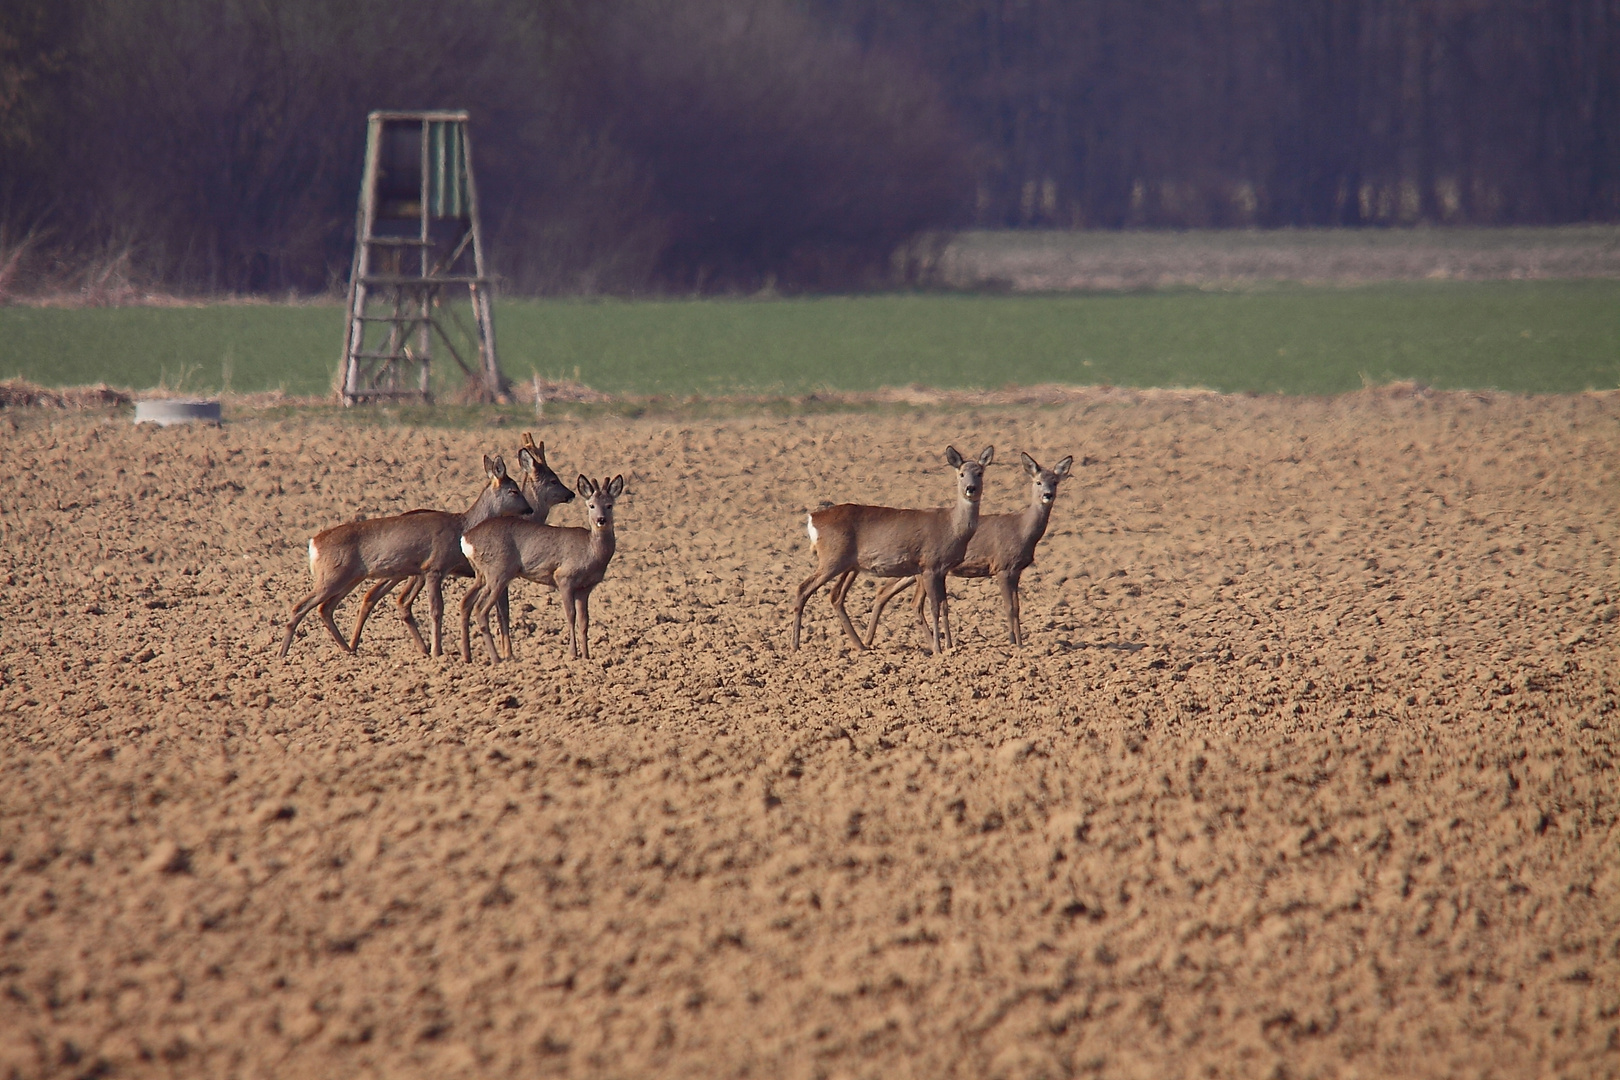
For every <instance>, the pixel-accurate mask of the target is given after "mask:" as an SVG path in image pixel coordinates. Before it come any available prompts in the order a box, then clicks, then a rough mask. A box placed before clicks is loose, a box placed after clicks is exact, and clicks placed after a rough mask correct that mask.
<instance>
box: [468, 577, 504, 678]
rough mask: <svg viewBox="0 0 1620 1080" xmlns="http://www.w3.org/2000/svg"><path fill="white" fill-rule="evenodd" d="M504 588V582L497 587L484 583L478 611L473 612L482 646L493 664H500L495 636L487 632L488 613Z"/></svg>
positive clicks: (492, 583)
mask: <svg viewBox="0 0 1620 1080" xmlns="http://www.w3.org/2000/svg"><path fill="white" fill-rule="evenodd" d="M504 587H505V583H504V582H503V583H501V584H500V585H499V586H498V585H497V584H496V582H494V581H486V582H485V583H484V590H483V593H482V594H481V595H480V596H479V597H478V610H477V612H475V614H476V615H477V617H478V628H479V629H480V630H482V631H483V633H484V644H485V645H486V646H487V647H488V648H489V659H490V662H491V663H494V664H499V663H500V662H501V654H500V653H499V652H498V651H496V649H495V635H494V634H492V633H490V632H489V613H490V610H491V609H492V608H494V606H495V600H496V598H497V597H499V596H500V590H501V588H504Z"/></svg>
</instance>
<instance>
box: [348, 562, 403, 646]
mask: <svg viewBox="0 0 1620 1080" xmlns="http://www.w3.org/2000/svg"><path fill="white" fill-rule="evenodd" d="M400 581H401V579H400V578H384V579H383V580H381V581H379V582H377V584H375V585H373V586H372V587H371V588H369V589H367V590H366V595H365V596H363V597H361V598H360V613H359V614H358V615H357V616H355V620H354V635H353V636H352V637H350V638H349V651H350V652H359V651H360V631H361V630H363V629H364V628H365V625H366V620H367V619H368V618H370V617H371V609H372V608H374V607H376V606H377V602H378V601H379V600H381V599H382V598H383V597H385V596H387V595H388V592H389V590H390V589H392V588H393V587H394V586H395V585H398V584H399V583H400Z"/></svg>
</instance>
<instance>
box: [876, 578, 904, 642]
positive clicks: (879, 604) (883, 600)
mask: <svg viewBox="0 0 1620 1080" xmlns="http://www.w3.org/2000/svg"><path fill="white" fill-rule="evenodd" d="M913 580H914V579H913V578H909V577H903V578H901V579H900V580H898V581H896V582H894V583H893V584H891V585H885V586H884V587H883V589H882V590H881V591H879V593H878V594H877V599H876V600H874V601H873V602H872V625H871V626H869V627H867V629H866V647H867V648H868V649H870V648H871V647H872V642H874V641H876V640H877V628H878V620H879V619H881V618H882V617H883V609H884V607H885V606H886V605H887V604H888V603H889V601H890V600H892V599H893V598H894V597H895V596H896V595H897V594H898V593H900V592H901V591H903V590H904V589H905V587H906V586H907V585H910V584H911V583H912V581H913Z"/></svg>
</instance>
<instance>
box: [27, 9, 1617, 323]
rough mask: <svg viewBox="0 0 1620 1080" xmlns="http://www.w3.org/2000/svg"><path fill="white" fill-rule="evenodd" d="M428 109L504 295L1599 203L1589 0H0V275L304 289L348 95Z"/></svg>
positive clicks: (358, 126)
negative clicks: (461, 162) (468, 115)
mask: <svg viewBox="0 0 1620 1080" xmlns="http://www.w3.org/2000/svg"><path fill="white" fill-rule="evenodd" d="M443 107H452V108H467V109H470V110H471V111H472V114H473V129H472V135H473V151H474V166H475V168H476V170H477V173H478V180H479V185H480V190H481V197H482V199H483V202H484V205H485V211H484V214H485V228H486V231H487V233H488V234H489V235H488V239H489V242H490V247H491V249H492V251H493V254H494V258H495V264H496V266H497V268H498V270H499V272H500V273H501V274H502V275H503V278H504V280H505V287H506V288H507V289H508V290H509V291H520V292H562V293H597V292H684V291H692V290H699V291H726V290H752V289H757V288H760V287H762V286H771V285H774V286H776V287H778V288H783V289H847V288H858V287H862V286H866V285H872V284H878V283H889V282H893V281H894V280H895V279H896V278H895V275H896V274H897V273H899V274H901V275H902V276H903V275H904V273H905V272H907V271H906V270H905V268H906V267H912V268H915V267H916V266H918V265H926V260H918V259H906V258H903V257H902V258H897V257H896V255H897V252H898V253H905V252H907V251H910V252H913V253H916V252H919V251H923V250H925V249H926V247H927V245H928V238H929V237H936V238H937V237H938V236H939V235H941V234H942V233H943V232H945V231H948V230H950V229H953V228H958V227H963V226H979V227H990V228H1002V227H1020V226H1036V227H1063V228H1070V227H1085V228H1121V227H1145V228H1156V227H1166V228H1183V227H1193V226H1268V227H1269V226H1388V225H1402V224H1415V223H1435V224H1447V223H1458V224H1462V223H1469V224H1530V223H1537V224H1545V223H1559V222H1577V221H1597V220H1603V221H1613V220H1616V219H1617V218H1620V0H1156V2H1151V3H1149V2H1144V0H1066V2H1065V0H797V2H795V0H341V2H338V0H0V293H4V292H5V291H6V286H7V280H6V279H7V278H9V279H10V284H11V287H13V288H16V287H17V285H18V281H19V278H21V277H27V278H29V279H31V280H34V281H46V280H49V281H53V282H57V283H59V284H71V283H74V282H79V283H81V284H83V283H85V279H86V278H87V277H88V276H93V275H95V274H102V275H107V274H112V273H117V274H120V275H124V276H127V277H130V278H132V279H138V280H141V281H143V282H146V283H149V284H150V285H152V286H154V287H162V288H166V289H172V290H176V291H185V292H206V293H220V292H285V291H288V290H292V291H299V292H316V291H322V290H326V289H329V288H331V287H332V285H333V283H334V282H336V281H339V280H341V279H342V277H343V276H344V275H346V273H347V269H348V263H349V258H350V253H351V249H352V243H353V222H354V207H355V199H356V195H357V187H358V182H359V174H360V167H361V157H362V152H363V145H364V130H365V115H366V113H367V112H368V111H369V110H371V109H377V108H443ZM897 267H898V268H900V269H898V270H897Z"/></svg>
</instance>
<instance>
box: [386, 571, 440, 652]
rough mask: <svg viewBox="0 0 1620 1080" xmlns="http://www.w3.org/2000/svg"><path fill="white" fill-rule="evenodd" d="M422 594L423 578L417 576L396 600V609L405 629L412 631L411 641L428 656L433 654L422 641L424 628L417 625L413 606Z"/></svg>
mask: <svg viewBox="0 0 1620 1080" xmlns="http://www.w3.org/2000/svg"><path fill="white" fill-rule="evenodd" d="M421 593H422V577H421V575H417V576H415V577H413V578H411V579H410V583H409V584H407V585H406V586H405V591H404V592H402V593H400V594H399V596H398V597H397V598H396V599H395V600H394V607H395V608H396V609H397V610H398V611H399V617H400V619H401V620H402V621H403V622H404V623H405V629H406V630H409V631H410V633H411V639H412V640H413V641H415V642H416V647H417V648H418V649H421V650H422V655H423V656H428V655H431V654H430V653H429V652H428V647H427V642H425V641H423V640H422V628H421V627H420V626H418V625H416V613H415V612H414V611H413V610H412V605H414V604H415V603H416V598H417V597H418V596H420V595H421Z"/></svg>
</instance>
